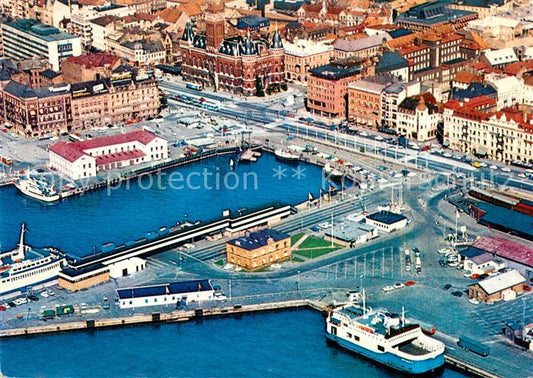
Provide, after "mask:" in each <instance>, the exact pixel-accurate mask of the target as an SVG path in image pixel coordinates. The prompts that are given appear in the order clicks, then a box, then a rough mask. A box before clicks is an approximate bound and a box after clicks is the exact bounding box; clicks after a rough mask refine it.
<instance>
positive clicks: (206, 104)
mask: <svg viewBox="0 0 533 378" xmlns="http://www.w3.org/2000/svg"><path fill="white" fill-rule="evenodd" d="M170 98H171V99H173V100H176V101H179V102H183V103H184V104H187V105H193V106H197V107H199V108H202V109H206V110H211V111H215V112H216V111H218V110H219V109H220V102H218V101H215V100H211V99H205V98H203V97H198V96H193V95H190V94H176V95H174V96H171V97H170Z"/></svg>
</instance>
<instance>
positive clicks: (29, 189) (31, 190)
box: [15, 181, 61, 202]
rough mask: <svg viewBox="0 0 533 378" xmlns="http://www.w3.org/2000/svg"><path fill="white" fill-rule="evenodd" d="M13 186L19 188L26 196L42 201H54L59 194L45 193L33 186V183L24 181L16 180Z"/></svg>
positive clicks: (57, 198)
mask: <svg viewBox="0 0 533 378" xmlns="http://www.w3.org/2000/svg"><path fill="white" fill-rule="evenodd" d="M15 187H16V188H17V189H18V190H20V192H21V193H22V194H24V195H27V196H28V197H31V198H35V199H37V200H39V201H43V202H55V201H58V200H59V199H60V198H61V196H60V195H59V194H58V193H55V194H52V195H46V194H44V193H43V192H42V191H40V190H39V189H38V188H35V187H34V186H33V185H29V184H28V183H26V182H25V181H21V182H16V181H15Z"/></svg>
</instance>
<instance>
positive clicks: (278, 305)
mask: <svg viewBox="0 0 533 378" xmlns="http://www.w3.org/2000/svg"><path fill="white" fill-rule="evenodd" d="M295 309H311V310H314V311H319V312H320V313H322V314H323V315H324V316H325V315H326V314H327V312H328V311H330V310H331V306H329V305H326V304H325V303H324V302H321V301H319V300H310V299H295V300H286V301H276V302H265V303H258V304H248V305H246V304H242V305H241V304H233V305H230V306H222V307H216V308H205V309H204V308H196V309H191V310H176V311H172V312H153V313H151V314H142V315H132V316H120V317H115V318H105V319H87V320H83V321H74V322H66V323H55V324H49V325H41V326H35V327H25V328H11V329H4V330H1V331H0V338H8V337H21V336H30V335H44V334H51V333H57V332H71V331H83V330H86V331H94V330H97V329H110V328H118V327H124V326H137V325H143V324H157V323H177V322H186V321H191V320H201V319H203V318H214V317H221V316H239V315H244V314H253V313H259V312H268V311H283V310H295ZM445 361H446V364H447V365H449V366H451V367H454V368H455V369H459V370H462V371H465V372H468V373H469V374H472V375H473V376H476V377H483V378H498V377H499V376H498V375H496V374H493V373H491V372H489V371H486V370H484V369H482V368H480V367H478V366H475V365H473V364H471V363H469V362H467V361H464V360H461V359H458V358H456V357H453V356H450V355H449V354H446V355H445Z"/></svg>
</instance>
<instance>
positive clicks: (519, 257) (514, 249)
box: [474, 236, 533, 267]
mask: <svg viewBox="0 0 533 378" xmlns="http://www.w3.org/2000/svg"><path fill="white" fill-rule="evenodd" d="M474 247H475V248H478V249H479V250H482V251H485V252H489V253H494V254H496V255H498V256H501V257H503V258H506V259H508V260H513V261H515V262H518V263H521V264H524V265H528V266H531V267H533V248H529V247H526V246H525V245H523V244H519V243H516V242H513V241H511V240H509V239H505V238H500V237H486V236H483V237H482V238H481V239H479V240H478V241H477V242H475V243H474Z"/></svg>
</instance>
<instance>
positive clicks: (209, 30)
mask: <svg viewBox="0 0 533 378" xmlns="http://www.w3.org/2000/svg"><path fill="white" fill-rule="evenodd" d="M225 22H226V21H225V18H224V2H223V0H209V2H208V4H207V9H206V14H205V32H206V37H207V47H208V48H209V47H212V48H214V49H215V50H217V51H218V48H219V47H220V44H221V43H222V41H223V40H224V36H225V29H224V23H225Z"/></svg>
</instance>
